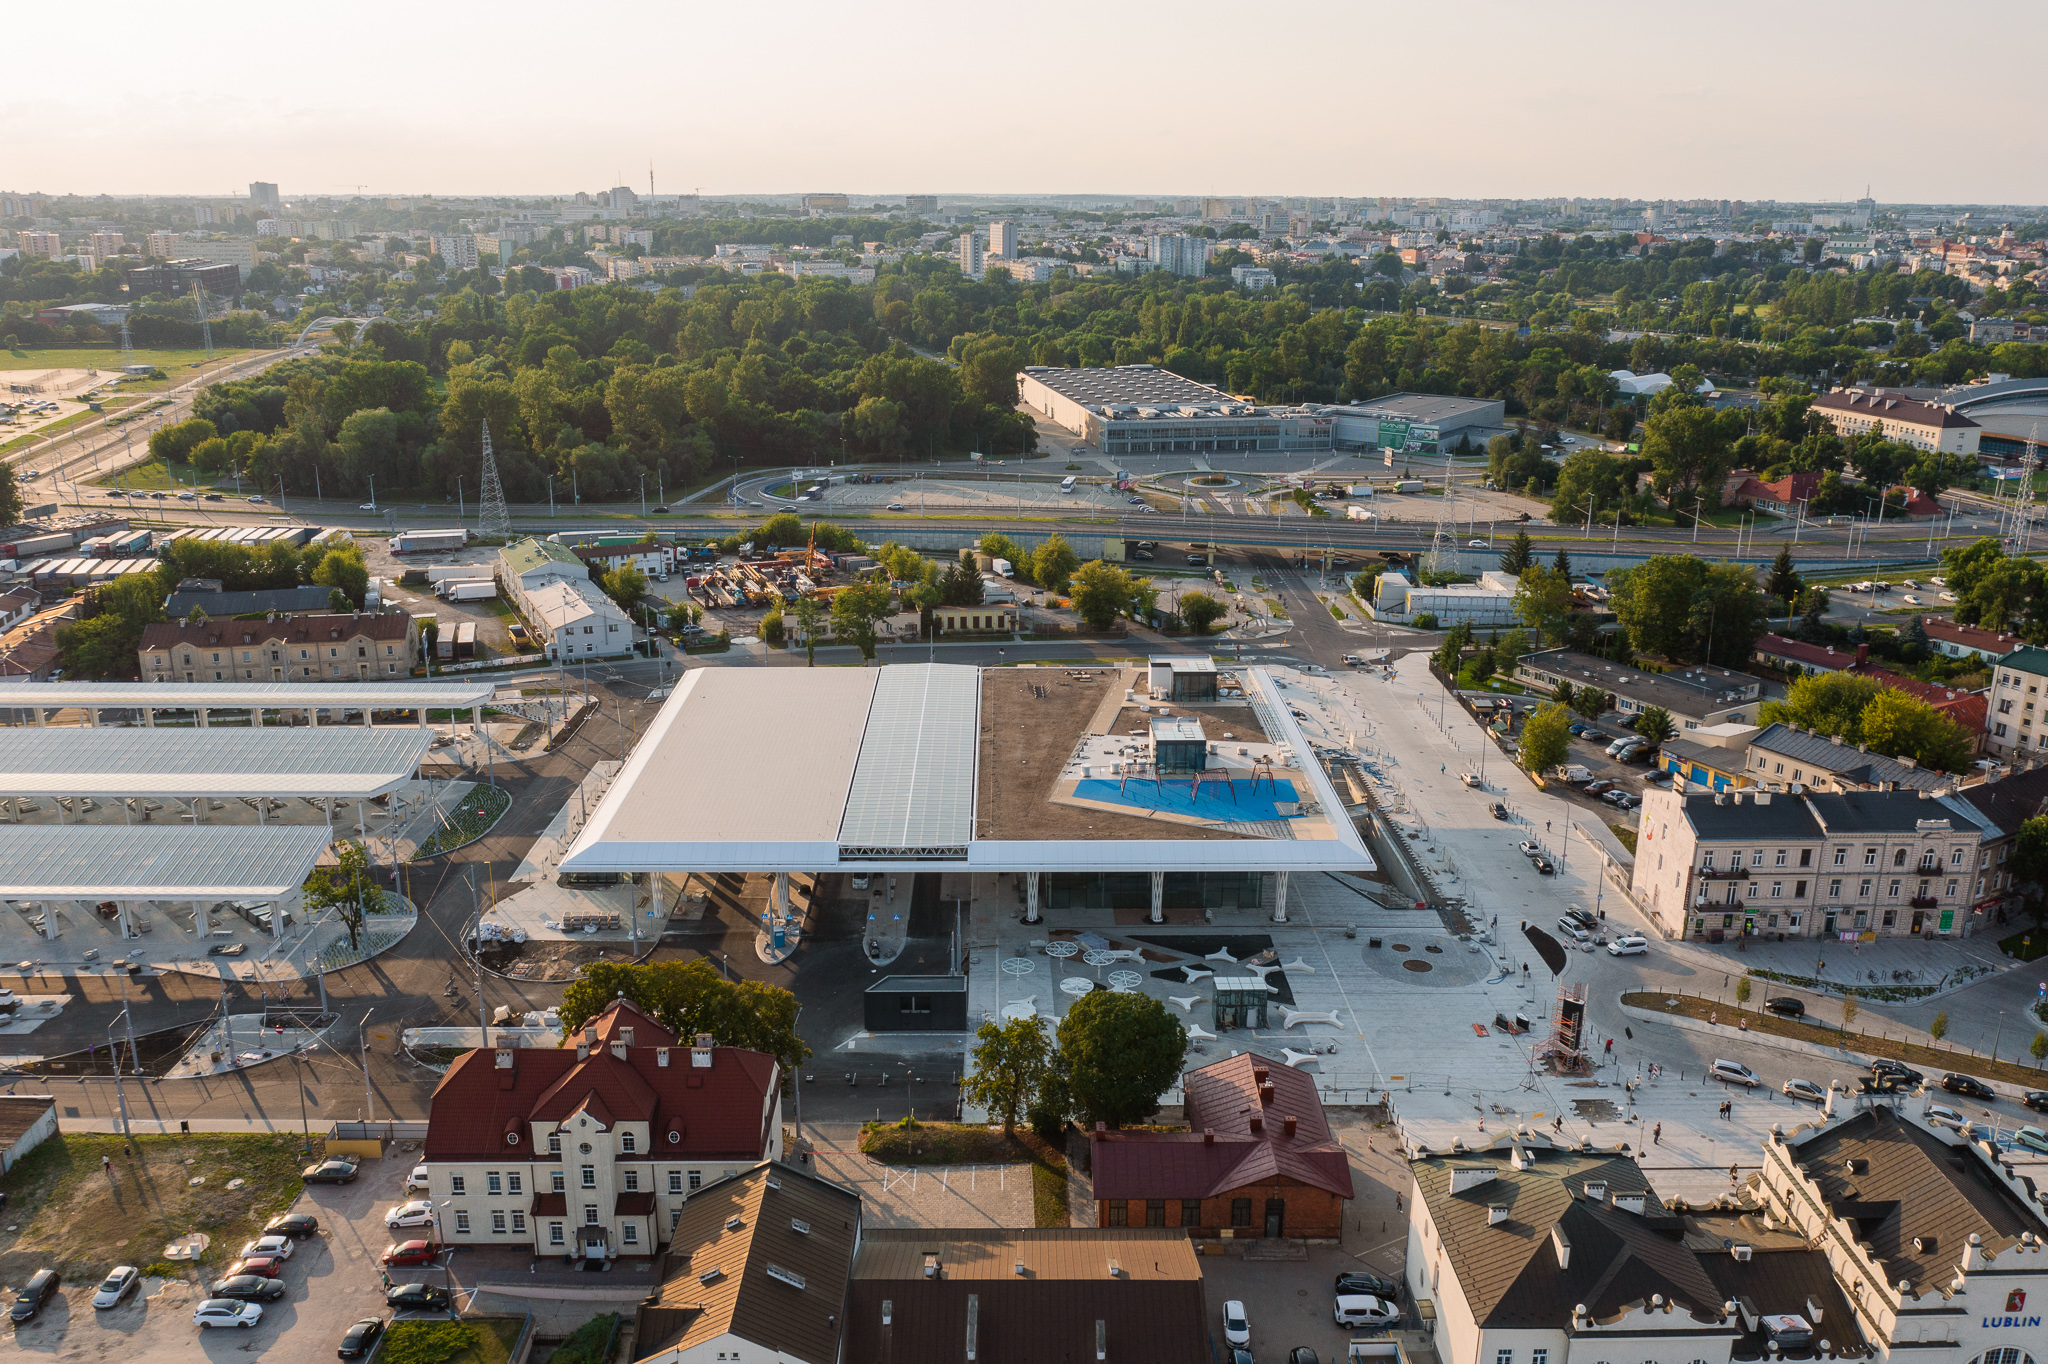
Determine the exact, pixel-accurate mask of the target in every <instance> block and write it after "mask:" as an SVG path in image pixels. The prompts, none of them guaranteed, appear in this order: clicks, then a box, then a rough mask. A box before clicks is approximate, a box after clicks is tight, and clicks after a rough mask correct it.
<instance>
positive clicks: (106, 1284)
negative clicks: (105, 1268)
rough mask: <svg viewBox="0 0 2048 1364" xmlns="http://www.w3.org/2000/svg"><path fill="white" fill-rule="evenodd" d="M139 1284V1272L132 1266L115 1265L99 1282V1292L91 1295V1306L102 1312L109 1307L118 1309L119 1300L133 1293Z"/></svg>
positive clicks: (140, 1275) (140, 1273) (140, 1278)
mask: <svg viewBox="0 0 2048 1364" xmlns="http://www.w3.org/2000/svg"><path fill="white" fill-rule="evenodd" d="M141 1283H142V1271H141V1270H139V1269H137V1268H136V1267H135V1266H134V1265H116V1266H115V1267H114V1269H113V1271H112V1272H111V1273H109V1274H108V1275H107V1277H106V1278H104V1279H102V1280H101V1281H100V1289H99V1292H97V1293H95V1294H93V1295H92V1305H93V1306H94V1307H95V1308H96V1309H98V1310H100V1311H102V1312H104V1311H105V1310H107V1309H108V1308H109V1307H119V1306H120V1305H121V1299H123V1298H125V1297H127V1296H128V1295H129V1294H130V1293H133V1292H134V1291H135V1290H136V1288H137V1286H139V1285H140V1284H141Z"/></svg>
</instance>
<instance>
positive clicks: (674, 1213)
mask: <svg viewBox="0 0 2048 1364" xmlns="http://www.w3.org/2000/svg"><path fill="white" fill-rule="evenodd" d="M682 1220H683V1210H682V1209H681V1208H670V1209H669V1210H668V1229H669V1230H670V1231H674V1230H675V1229H676V1223H678V1222H680V1221H682Z"/></svg>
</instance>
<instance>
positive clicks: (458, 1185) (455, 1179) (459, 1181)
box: [448, 1175, 468, 1194]
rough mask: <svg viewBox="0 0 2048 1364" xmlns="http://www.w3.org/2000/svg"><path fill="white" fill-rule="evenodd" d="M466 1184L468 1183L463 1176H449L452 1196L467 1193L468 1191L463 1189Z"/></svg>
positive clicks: (449, 1188)
mask: <svg viewBox="0 0 2048 1364" xmlns="http://www.w3.org/2000/svg"><path fill="white" fill-rule="evenodd" d="M466 1182H467V1181H466V1180H465V1179H464V1177H463V1176H461V1175H450V1176H448V1192H449V1193H452V1194H459V1193H467V1192H468V1190H466V1189H465V1188H463V1185H464V1184H465V1183H466Z"/></svg>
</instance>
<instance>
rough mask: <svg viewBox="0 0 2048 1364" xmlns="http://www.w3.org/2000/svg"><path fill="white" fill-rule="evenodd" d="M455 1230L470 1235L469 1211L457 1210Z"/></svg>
mask: <svg viewBox="0 0 2048 1364" xmlns="http://www.w3.org/2000/svg"><path fill="white" fill-rule="evenodd" d="M455 1229H456V1230H457V1231H459V1232H463V1233H465V1234H467V1233H468V1231H469V1211H468V1209H466V1208H462V1209H457V1210H456V1213H455Z"/></svg>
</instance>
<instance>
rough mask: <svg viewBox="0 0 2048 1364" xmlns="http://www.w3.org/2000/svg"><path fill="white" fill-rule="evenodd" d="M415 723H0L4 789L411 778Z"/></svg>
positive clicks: (420, 736) (119, 790) (93, 792)
mask: <svg viewBox="0 0 2048 1364" xmlns="http://www.w3.org/2000/svg"><path fill="white" fill-rule="evenodd" d="M433 742H434V731H433V730H431V729H423V728H421V727H419V726H417V725H377V726H362V725H336V726H333V727H330V728H325V729H315V728H286V729H247V728H241V727H236V728H226V727H223V728H218V729H85V728H79V727H77V726H65V727H62V728H54V729H53V728H44V727H40V726H15V727H12V728H5V729H0V796H92V797H95V798H103V799H107V800H118V799H121V798H123V797H128V796H170V797H179V796H186V797H189V796H224V797H233V796H251V797H255V796H330V797H337V798H339V799H343V800H365V799H368V798H369V797H371V796H379V795H382V794H384V793H385V792H386V791H391V790H395V789H397V788H398V787H400V786H402V785H404V784H405V783H406V782H407V781H409V780H411V778H412V776H413V774H414V773H415V772H416V771H417V770H418V769H419V765H420V761H421V760H422V759H423V758H425V757H426V755H427V751H428V750H429V749H430V748H431V747H432V746H433Z"/></svg>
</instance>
